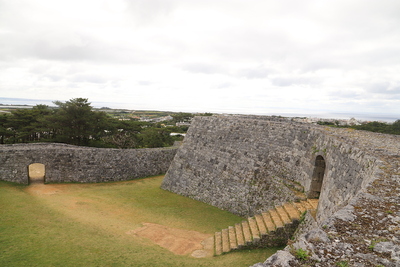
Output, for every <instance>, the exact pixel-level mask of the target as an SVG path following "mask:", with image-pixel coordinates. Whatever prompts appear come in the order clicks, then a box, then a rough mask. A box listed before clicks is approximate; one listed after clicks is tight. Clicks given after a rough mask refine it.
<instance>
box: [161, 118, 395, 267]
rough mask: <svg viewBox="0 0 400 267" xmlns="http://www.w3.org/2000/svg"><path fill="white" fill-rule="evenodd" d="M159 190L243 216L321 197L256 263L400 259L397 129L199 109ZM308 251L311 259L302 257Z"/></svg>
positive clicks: (333, 263)
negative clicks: (286, 239) (282, 242)
mask: <svg viewBox="0 0 400 267" xmlns="http://www.w3.org/2000/svg"><path fill="white" fill-rule="evenodd" d="M162 188H164V189H167V190H170V191H173V192H175V193H179V194H182V195H185V196H189V197H192V198H194V199H197V200H201V201H204V202H206V203H209V204H211V205H214V206H217V207H220V208H222V209H225V210H229V211H231V212H233V213H235V214H238V215H242V216H245V215H252V214H254V213H258V212H260V211H264V210H267V209H269V208H270V207H271V206H275V205H278V204H281V203H282V202H286V201H290V200H296V198H297V197H298V196H297V193H298V192H299V190H301V189H303V190H304V192H305V194H306V195H308V196H309V197H319V204H318V209H317V214H316V217H315V218H314V217H313V216H311V215H310V214H307V215H306V219H305V221H303V223H302V224H301V228H300V229H298V232H297V234H296V236H295V238H294V240H291V241H290V245H288V246H287V247H286V248H285V250H284V251H279V252H278V253H276V254H275V255H273V256H272V257H270V258H269V259H267V260H266V261H265V262H264V263H258V264H256V265H254V266H257V267H258V266H260V267H262V266H303V265H304V266H305V265H307V266H339V265H340V266H345V265H346V266H393V267H396V266H400V238H399V236H400V136H394V135H385V134H377V133H371V132H364V131H354V130H352V129H339V128H330V127H323V126H318V125H310V124H301V123H295V122H292V121H290V120H286V119H277V118H270V117H257V116H215V117H203V118H201V117H196V118H195V119H194V120H193V122H192V126H191V128H190V129H189V132H188V134H187V135H186V138H185V140H184V143H183V144H182V146H181V148H180V149H179V150H178V152H177V154H176V156H175V159H174V161H173V162H172V164H171V167H170V169H169V170H168V172H167V174H166V176H165V179H164V181H163V184H162ZM299 249H302V250H303V253H307V255H308V256H307V257H303V258H301V259H300V258H299V257H297V258H296V251H299Z"/></svg>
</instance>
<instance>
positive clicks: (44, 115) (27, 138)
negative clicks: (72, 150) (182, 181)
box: [0, 98, 193, 148]
mask: <svg viewBox="0 0 400 267" xmlns="http://www.w3.org/2000/svg"><path fill="white" fill-rule="evenodd" d="M54 104H55V105H56V106H57V107H56V108H50V107H48V106H46V105H36V106H34V107H33V108H32V109H16V110H14V111H12V112H11V113H10V114H8V113H5V114H1V115H0V144H14V143H31V142H56V143H66V144H72V145H79V146H92V147H108V148H151V147H165V146H171V145H173V143H174V141H176V140H177V137H173V136H171V135H170V133H171V132H178V133H184V132H185V131H186V130H187V126H186V128H185V127H184V126H182V127H177V126H168V127H164V125H161V123H156V124H155V123H149V122H141V121H135V120H123V121H121V120H118V119H115V118H113V117H111V116H109V115H108V114H107V113H105V112H101V111H95V110H94V109H93V107H92V106H91V103H89V102H88V99H87V98H74V99H71V100H69V101H66V102H61V101H55V102H54ZM190 116H192V117H193V115H192V114H190V113H177V114H176V115H175V117H174V115H172V117H174V121H179V120H182V118H185V119H188V117H190ZM178 138H179V137H178Z"/></svg>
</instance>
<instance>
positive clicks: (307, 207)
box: [300, 200, 314, 210]
mask: <svg viewBox="0 0 400 267" xmlns="http://www.w3.org/2000/svg"><path fill="white" fill-rule="evenodd" d="M300 203H301V204H302V205H303V206H304V207H306V209H308V210H312V209H314V207H313V205H311V203H310V202H308V201H307V200H304V201H300Z"/></svg>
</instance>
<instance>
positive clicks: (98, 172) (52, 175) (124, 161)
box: [0, 143, 176, 184]
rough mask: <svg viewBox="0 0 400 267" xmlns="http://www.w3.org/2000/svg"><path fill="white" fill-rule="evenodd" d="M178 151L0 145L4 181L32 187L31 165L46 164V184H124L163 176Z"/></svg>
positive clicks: (0, 168)
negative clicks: (121, 182)
mask: <svg viewBox="0 0 400 267" xmlns="http://www.w3.org/2000/svg"><path fill="white" fill-rule="evenodd" d="M175 153H176V148H152V149H108V148H87V147H77V146H71V145H65V144H48V143H46V144H16V145H1V146H0V179H1V180H5V181H10V182H16V183H21V184H28V183H29V179H28V166H29V165H30V164H32V163H42V164H44V165H45V181H46V182H47V183H60V182H82V183H93V182H107V181H124V180H130V179H134V178H139V177H146V176H151V175H158V174H163V173H165V172H166V171H167V170H168V167H169V165H170V163H171V161H172V159H173V157H174V155H175Z"/></svg>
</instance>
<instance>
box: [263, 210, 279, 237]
mask: <svg viewBox="0 0 400 267" xmlns="http://www.w3.org/2000/svg"><path fill="white" fill-rule="evenodd" d="M261 215H262V217H263V219H264V223H265V227H266V228H267V230H268V233H271V232H275V230H276V226H275V224H274V222H273V221H272V219H271V214H270V213H269V212H268V211H267V212H263V213H261Z"/></svg>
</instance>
